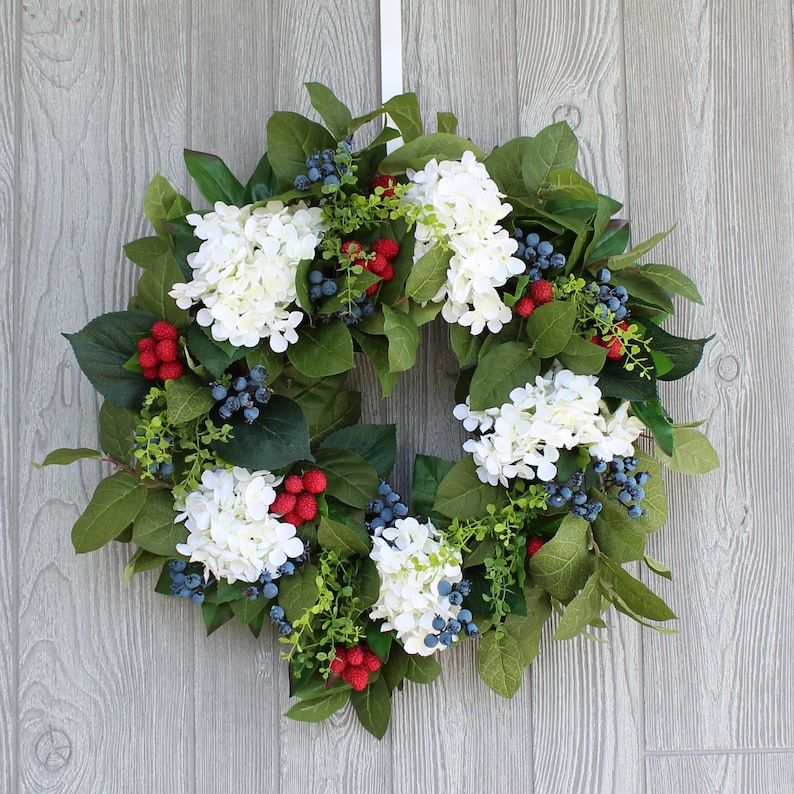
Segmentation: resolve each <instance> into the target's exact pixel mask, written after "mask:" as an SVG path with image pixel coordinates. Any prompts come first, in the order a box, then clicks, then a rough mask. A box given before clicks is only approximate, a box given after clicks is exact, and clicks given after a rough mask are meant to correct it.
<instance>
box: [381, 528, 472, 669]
mask: <svg viewBox="0 0 794 794" xmlns="http://www.w3.org/2000/svg"><path fill="white" fill-rule="evenodd" d="M369 556H370V557H371V558H372V560H374V561H375V565H376V566H377V569H378V575H379V576H380V593H379V595H378V600H377V602H376V603H375V605H374V607H373V608H372V611H371V612H370V618H371V619H372V620H381V619H382V620H384V621H385V622H384V623H383V625H382V627H381V630H382V631H391V630H392V629H394V630H395V631H396V632H397V638H398V639H400V640H401V641H402V643H403V646H404V648H405V652H406V653H411V654H420V655H421V656H430V655H431V654H433V653H435V651H437V650H438V649H439V648H443V647H445V646H443V645H441V644H439V645H436V646H435V647H433V648H430V647H428V646H427V645H426V644H425V637H427V635H428V634H432V633H434V628H433V620H434V618H436V617H438V616H440V617H441V618H442V619H443V620H444V621H445V623H446V621H448V620H455V619H457V616H458V612H459V611H460V601H458V602H457V604H453V603H452V601H450V597H449V596H450V593H451V591H452V588H451V587H450V586H449V585H450V584H454V583H456V582H459V581H460V580H461V565H462V564H463V558H462V557H461V553H460V551H458V550H457V549H455V548H453V547H452V546H451V545H450V544H449V543H447V541H446V540H445V539H444V537H443V536H441V535H439V533H438V531H437V530H436V528H435V527H434V526H433V524H432V523H431V522H429V521H428V522H427V523H426V524H422V523H420V522H419V521H417V520H416V519H415V518H413V517H412V516H409V517H406V518H400V519H397V521H395V522H394V525H393V526H388V527H382V528H380V529H377V530H375V535H374V537H373V538H372V551H370V553H369ZM442 582H446V583H447V586H446V587H444V586H443V585H442V586H441V587H440V585H441V583H442ZM442 592H444V595H442ZM452 600H453V601H456V600H457V599H452Z"/></svg>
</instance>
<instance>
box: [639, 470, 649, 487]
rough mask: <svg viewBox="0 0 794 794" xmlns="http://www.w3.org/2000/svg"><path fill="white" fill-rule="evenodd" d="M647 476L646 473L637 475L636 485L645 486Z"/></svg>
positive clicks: (642, 472)
mask: <svg viewBox="0 0 794 794" xmlns="http://www.w3.org/2000/svg"><path fill="white" fill-rule="evenodd" d="M648 476H649V475H648V472H647V471H641V472H640V473H639V474H638V475H637V484H638V485H645V483H646V482H648Z"/></svg>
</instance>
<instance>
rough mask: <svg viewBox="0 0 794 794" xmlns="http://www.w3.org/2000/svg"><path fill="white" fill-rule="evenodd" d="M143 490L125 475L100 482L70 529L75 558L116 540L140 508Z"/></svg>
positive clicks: (113, 476)
mask: <svg viewBox="0 0 794 794" xmlns="http://www.w3.org/2000/svg"><path fill="white" fill-rule="evenodd" d="M146 490H147V489H146V488H145V486H143V485H141V484H140V483H139V482H138V480H136V479H135V478H134V477H133V476H132V475H131V474H128V473H127V472H126V471H119V472H116V474H113V475H111V476H110V477H106V478H105V479H104V480H101V481H100V483H99V485H97V487H96V490H95V491H94V495H93V496H92V497H91V501H90V502H89V503H88V506H87V507H86V509H85V512H84V513H83V514H82V515H81V516H80V518H78V519H77V521H76V522H75V525H74V527H73V528H72V544H73V545H74V549H75V551H76V552H77V553H78V554H83V553H84V552H87V551H95V550H96V549H99V548H101V547H102V546H104V545H105V544H106V543H109V542H110V541H111V540H113V539H114V538H116V537H118V535H119V534H120V533H121V532H122V531H123V530H124V529H125V528H126V527H127V526H128V525H129V524H131V523H132V521H133V520H134V519H135V516H137V515H138V512H139V511H140V509H141V508H142V507H143V504H144V501H145V500H146Z"/></svg>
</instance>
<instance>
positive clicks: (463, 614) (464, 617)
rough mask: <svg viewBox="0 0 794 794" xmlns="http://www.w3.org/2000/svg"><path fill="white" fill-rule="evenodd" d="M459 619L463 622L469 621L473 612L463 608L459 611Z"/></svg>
mask: <svg viewBox="0 0 794 794" xmlns="http://www.w3.org/2000/svg"><path fill="white" fill-rule="evenodd" d="M458 620H460V621H461V622H462V623H468V622H469V621H470V620H471V612H470V611H469V610H468V609H461V610H460V612H458Z"/></svg>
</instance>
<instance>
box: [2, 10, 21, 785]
mask: <svg viewBox="0 0 794 794" xmlns="http://www.w3.org/2000/svg"><path fill="white" fill-rule="evenodd" d="M18 44H19V42H18V39H17V9H16V8H15V7H14V6H12V5H10V4H7V5H4V6H3V7H2V8H0V97H2V98H3V101H2V102H0V251H5V252H6V253H5V255H4V257H3V261H2V267H0V336H2V338H3V339H4V340H6V344H5V345H3V347H2V352H1V353H0V370H2V372H4V373H6V377H4V378H2V379H1V380H0V417H1V418H0V460H2V461H4V467H5V472H6V473H5V475H4V476H3V477H2V479H0V614H1V615H2V617H0V649H2V654H0V724H2V725H4V726H6V729H5V730H4V731H2V734H0V790H2V791H7V792H14V791H16V773H17V769H16V741H17V702H16V701H17V663H18V657H17V628H18V627H17V623H16V617H17V611H16V583H17V575H18V574H17V571H18V568H17V537H16V512H15V504H16V482H17V477H18V476H19V466H20V459H19V458H18V457H17V449H16V447H15V440H16V438H15V433H16V430H15V428H16V427H17V422H16V421H15V420H16V418H17V417H16V415H15V412H16V410H17V408H16V404H15V400H14V386H15V382H16V370H15V367H16V366H17V364H16V363H15V362H16V361H18V359H15V358H14V357H13V348H12V347H11V344H10V340H12V339H13V329H14V324H15V320H16V313H15V306H14V298H13V296H14V280H15V274H16V269H15V268H16V262H15V260H14V253H15V252H16V242H15V239H14V221H15V219H16V207H15V204H14V198H15V189H16V183H15V168H16V158H15V154H16V147H15V140H14V135H15V127H16V120H17V87H18V80H17V78H18V72H17V67H18V60H17V54H18V49H17V48H18Z"/></svg>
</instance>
